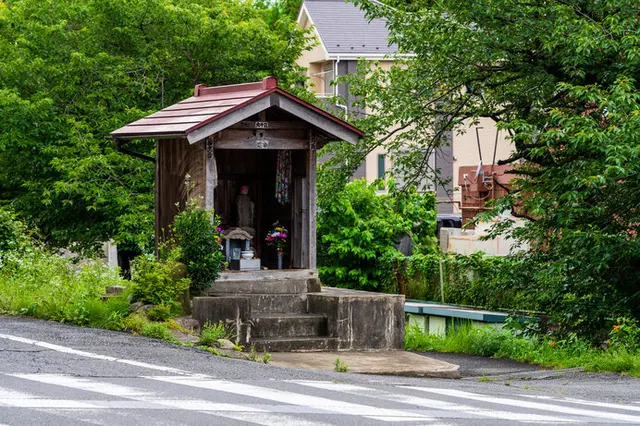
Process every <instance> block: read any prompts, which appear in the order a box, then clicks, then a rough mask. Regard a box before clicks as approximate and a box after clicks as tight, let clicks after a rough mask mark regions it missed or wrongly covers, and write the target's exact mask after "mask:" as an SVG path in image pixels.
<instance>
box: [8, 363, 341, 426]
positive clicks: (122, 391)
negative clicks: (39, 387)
mask: <svg viewBox="0 0 640 426" xmlns="http://www.w3.org/2000/svg"><path fill="white" fill-rule="evenodd" d="M6 375H7V376H11V377H15V378H18V379H23V380H31V381H36V382H39V383H45V384H49V385H55V386H63V387H67V388H71V389H77V390H82V391H87V392H94V393H99V394H102V395H108V396H117V397H122V398H127V399H129V400H131V401H104V400H60V399H40V398H38V397H36V396H34V395H30V394H20V395H18V393H14V395H13V396H14V397H13V398H3V399H2V400H1V401H0V407H2V406H10V407H16V408H47V409H135V410H171V409H175V410H185V411H196V412H202V413H206V414H212V415H215V416H219V417H225V418H230V419H234V420H241V421H245V422H249V423H255V424H259V425H272V426H283V425H297V424H299V423H300V422H301V419H300V418H298V417H293V416H287V415H286V414H287V413H293V414H326V413H325V412H324V411H321V410H314V409H303V410H301V409H300V408H299V407H294V406H290V405H280V406H275V405H266V404H247V405H240V404H228V403H220V402H215V401H209V400H201V399H177V398H171V397H164V396H162V395H160V394H158V393H156V392H149V391H146V390H143V389H139V388H134V387H129V386H122V385H117V384H113V383H109V382H98V381H92V380H90V379H85V378H79V377H73V376H65V375H56V374H6ZM2 394H3V393H2V392H1V391H0V395H2ZM6 395H7V396H12V394H10V393H8V392H7V393H6ZM304 425H306V426H328V425H327V424H326V423H321V422H315V421H306V422H304Z"/></svg>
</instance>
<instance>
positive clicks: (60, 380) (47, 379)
mask: <svg viewBox="0 0 640 426" xmlns="http://www.w3.org/2000/svg"><path fill="white" fill-rule="evenodd" d="M7 376H10V377H16V378H18V379H24V380H31V381H36V382H39V383H46V384H49V385H56V386H64V387H68V388H73V389H78V390H83V391H87V392H96V393H100V394H103V395H110V396H119V397H122V398H135V397H138V398H141V397H153V396H157V394H156V393H155V392H149V391H147V390H143V389H137V388H133V387H129V386H121V385H116V384H113V383H109V382H96V381H92V380H91V379H87V378H82V377H75V376H65V375H61V374H7ZM146 399H147V398H145V400H146Z"/></svg>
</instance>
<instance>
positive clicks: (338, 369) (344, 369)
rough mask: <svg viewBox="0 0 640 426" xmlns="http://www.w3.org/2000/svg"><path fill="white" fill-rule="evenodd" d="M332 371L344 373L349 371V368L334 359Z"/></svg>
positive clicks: (338, 359) (337, 359)
mask: <svg viewBox="0 0 640 426" xmlns="http://www.w3.org/2000/svg"><path fill="white" fill-rule="evenodd" d="M333 371H335V372H336V373H346V372H347V371H349V367H348V366H347V364H345V363H344V362H342V361H340V358H336V362H335V363H334V366H333Z"/></svg>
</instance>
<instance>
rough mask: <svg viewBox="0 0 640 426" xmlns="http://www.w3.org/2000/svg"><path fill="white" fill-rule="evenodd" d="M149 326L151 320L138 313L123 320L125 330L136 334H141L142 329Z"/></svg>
mask: <svg viewBox="0 0 640 426" xmlns="http://www.w3.org/2000/svg"><path fill="white" fill-rule="evenodd" d="M147 324H149V320H148V319H147V317H145V316H144V315H141V314H137V313H134V314H131V315H129V316H128V317H126V318H124V320H123V326H124V329H125V330H129V331H131V332H132V333H135V334H141V333H142V329H143V328H144V327H145V326H146V325H147Z"/></svg>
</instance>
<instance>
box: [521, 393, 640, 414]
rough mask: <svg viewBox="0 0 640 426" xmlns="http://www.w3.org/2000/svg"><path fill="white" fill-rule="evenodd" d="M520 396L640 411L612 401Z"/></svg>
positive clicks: (637, 408) (530, 396) (638, 408)
mask: <svg viewBox="0 0 640 426" xmlns="http://www.w3.org/2000/svg"><path fill="white" fill-rule="evenodd" d="M520 396H522V397H524V398H533V399H543V400H545V401H553V402H559V403H563V402H570V403H572V404H580V405H589V406H592V407H599V408H612V409H614V410H626V411H640V407H634V406H632V405H622V404H612V403H610V402H597V401H585V400H584V399H575V398H554V397H552V396H544V395H520Z"/></svg>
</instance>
